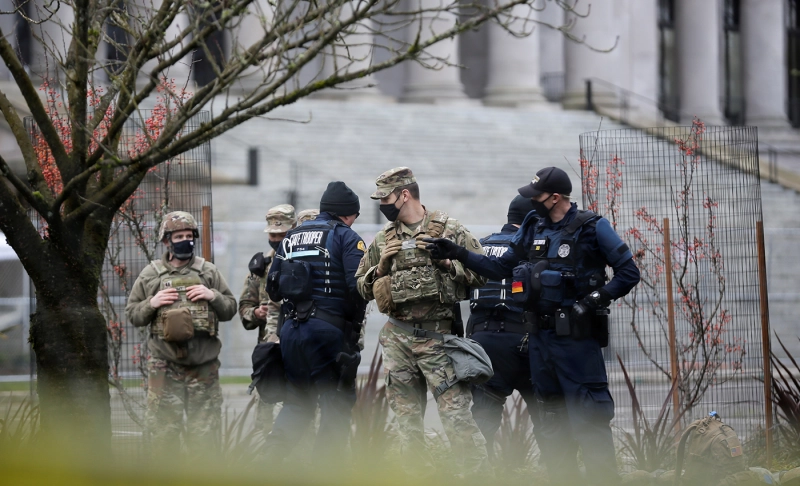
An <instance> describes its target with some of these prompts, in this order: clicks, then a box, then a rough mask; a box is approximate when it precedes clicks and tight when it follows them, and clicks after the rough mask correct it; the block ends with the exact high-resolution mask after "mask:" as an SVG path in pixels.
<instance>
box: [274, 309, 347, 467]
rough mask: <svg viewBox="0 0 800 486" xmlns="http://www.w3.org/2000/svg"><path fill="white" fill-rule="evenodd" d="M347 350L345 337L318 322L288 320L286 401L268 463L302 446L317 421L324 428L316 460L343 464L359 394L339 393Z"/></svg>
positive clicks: (285, 332)
mask: <svg viewBox="0 0 800 486" xmlns="http://www.w3.org/2000/svg"><path fill="white" fill-rule="evenodd" d="M343 349H344V333H343V332H342V331H340V330H339V329H338V328H337V327H335V326H333V325H332V324H329V323H327V322H325V321H323V320H320V319H317V318H311V319H309V320H308V321H306V322H303V323H300V322H296V321H294V320H288V321H286V322H285V323H284V325H283V328H282V330H281V352H282V354H283V366H284V367H285V368H286V378H287V381H288V383H287V385H286V398H285V400H284V402H283V408H282V409H281V411H280V413H278V417H277V418H276V419H275V425H274V426H273V427H272V432H271V433H270V434H269V436H267V441H266V447H267V451H268V452H267V456H268V457H267V459H268V460H270V461H273V460H278V459H282V458H283V457H285V456H286V455H287V454H288V453H289V451H291V449H292V448H293V447H294V446H295V445H296V444H297V443H298V442H299V441H300V439H301V437H302V436H303V433H304V432H305V431H306V429H307V428H308V425H309V424H310V423H312V422H313V420H314V412H315V410H316V406H317V404H319V408H320V423H319V430H318V431H317V440H316V442H315V444H314V458H315V460H317V459H319V460H322V461H332V462H333V463H334V464H340V461H341V460H342V459H343V457H344V451H345V450H346V449H347V447H346V445H347V441H348V439H349V435H350V414H351V411H352V408H353V405H354V404H355V400H356V396H355V391H354V390H349V391H338V390H337V385H338V383H339V369H338V366H337V364H336V355H337V354H339V352H341V351H343Z"/></svg>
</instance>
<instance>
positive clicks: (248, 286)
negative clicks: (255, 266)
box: [239, 250, 281, 342]
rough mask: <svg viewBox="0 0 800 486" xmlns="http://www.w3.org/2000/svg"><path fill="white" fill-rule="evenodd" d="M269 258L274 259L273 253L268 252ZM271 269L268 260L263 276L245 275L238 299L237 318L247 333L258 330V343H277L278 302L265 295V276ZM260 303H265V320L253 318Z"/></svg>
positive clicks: (279, 305)
mask: <svg viewBox="0 0 800 486" xmlns="http://www.w3.org/2000/svg"><path fill="white" fill-rule="evenodd" d="M267 256H268V257H270V258H275V251H274V250H270V253H269V255H267ZM270 267H272V261H271V260H270V262H269V265H267V268H266V270H265V271H264V276H263V277H259V276H258V275H253V274H252V273H249V274H247V277H246V278H245V279H244V288H243V290H242V296H241V297H239V317H240V318H241V319H242V325H243V326H244V328H245V329H247V330H248V331H250V330H253V329H256V328H258V342H263V341H267V340H269V341H277V339H278V336H277V335H276V332H277V330H278V316H280V313H281V304H280V302H275V301H274V300H272V299H270V298H269V295H268V294H267V288H266V287H267V274H269V269H270ZM262 302H266V303H267V319H266V320H264V319H259V318H257V317H256V316H255V314H254V312H255V310H256V308H258V307H259V306H260V305H261V303H262Z"/></svg>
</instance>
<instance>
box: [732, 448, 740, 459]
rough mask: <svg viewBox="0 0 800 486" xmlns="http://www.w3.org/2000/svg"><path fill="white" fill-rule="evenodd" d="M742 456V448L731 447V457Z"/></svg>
mask: <svg viewBox="0 0 800 486" xmlns="http://www.w3.org/2000/svg"><path fill="white" fill-rule="evenodd" d="M741 455H742V447H741V446H737V447H731V457H736V456H741Z"/></svg>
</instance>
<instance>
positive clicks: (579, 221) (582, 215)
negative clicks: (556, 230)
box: [563, 209, 600, 236]
mask: <svg viewBox="0 0 800 486" xmlns="http://www.w3.org/2000/svg"><path fill="white" fill-rule="evenodd" d="M598 219H600V215H598V214H597V213H595V212H594V211H589V210H588V209H587V210H579V211H578V214H577V216H575V219H573V220H572V221H570V222H569V224H567V225H566V226H564V230H563V232H564V233H566V234H567V235H569V236H572V235H573V234H575V232H576V231H578V228H580V227H581V226H583V225H584V224H586V223H590V222H591V223H597V220H598Z"/></svg>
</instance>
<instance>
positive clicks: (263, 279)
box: [239, 204, 296, 435]
mask: <svg viewBox="0 0 800 486" xmlns="http://www.w3.org/2000/svg"><path fill="white" fill-rule="evenodd" d="M295 223H296V220H295V216H294V206H292V205H291V204H280V205H278V206H275V207H274V208H270V209H269V211H267V227H266V228H264V233H267V235H268V237H269V246H270V247H272V248H271V250H270V251H269V252H268V253H267V255H266V256H264V254H263V253H257V254H255V255H253V258H252V259H251V265H250V273H249V274H248V275H247V278H245V281H244V289H243V290H242V296H241V297H239V317H241V319H242V325H244V328H245V329H247V330H248V331H249V330H253V329H258V342H259V343H261V342H265V341H268V342H277V341H278V335H277V330H278V318H279V317H280V313H281V304H280V302H275V301H273V300H271V299H270V298H269V295H268V294H267V289H266V285H267V273H268V272H269V268H270V266H271V265H272V259H273V258H275V250H277V249H278V246H279V245H280V244H281V242H282V241H283V239H284V238H285V237H286V232H287V231H289V230H290V229H292V228H294V227H295ZM256 262H259V264H255V263H256ZM257 403H258V405H257V406H256V422H257V423H258V425H259V427H260V428H261V430H262V432H263V433H264V435H266V434H269V432H270V431H271V430H272V422H273V417H274V412H275V406H276V404H275V403H266V402H263V401H261V400H258V402H257Z"/></svg>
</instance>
